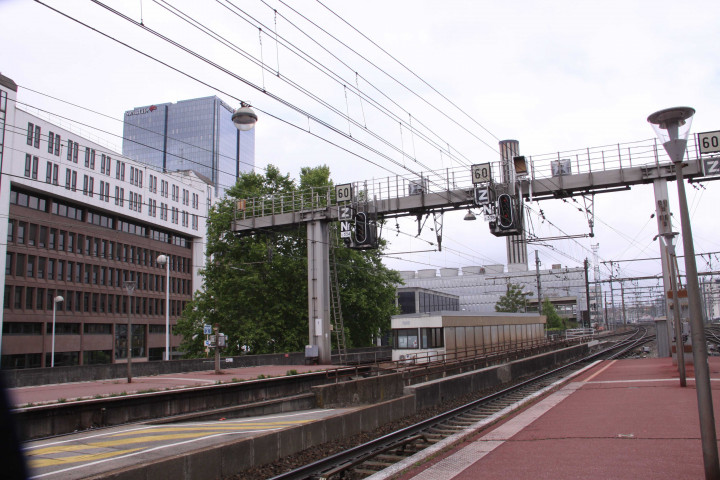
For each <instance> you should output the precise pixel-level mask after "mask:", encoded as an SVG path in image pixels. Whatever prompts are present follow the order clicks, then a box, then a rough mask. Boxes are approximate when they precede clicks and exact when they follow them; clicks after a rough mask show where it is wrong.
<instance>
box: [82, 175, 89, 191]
mask: <svg viewBox="0 0 720 480" xmlns="http://www.w3.org/2000/svg"><path fill="white" fill-rule="evenodd" d="M87 194H88V176H87V175H83V195H87Z"/></svg>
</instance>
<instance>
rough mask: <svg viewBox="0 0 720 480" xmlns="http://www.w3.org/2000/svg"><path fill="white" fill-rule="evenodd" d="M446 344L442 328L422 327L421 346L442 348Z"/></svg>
mask: <svg viewBox="0 0 720 480" xmlns="http://www.w3.org/2000/svg"><path fill="white" fill-rule="evenodd" d="M444 346H445V341H444V338H443V329H442V328H421V329H420V348H442V347H444Z"/></svg>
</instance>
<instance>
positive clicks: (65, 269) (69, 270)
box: [5, 252, 192, 295]
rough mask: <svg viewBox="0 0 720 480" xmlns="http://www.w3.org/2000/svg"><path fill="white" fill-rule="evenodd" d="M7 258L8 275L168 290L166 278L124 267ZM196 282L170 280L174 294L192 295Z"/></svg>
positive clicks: (12, 255)
mask: <svg viewBox="0 0 720 480" xmlns="http://www.w3.org/2000/svg"><path fill="white" fill-rule="evenodd" d="M5 255H6V260H5V261H6V263H5V275H6V276H9V275H14V276H15V277H26V278H38V279H46V278H47V280H57V281H63V282H74V283H85V284H92V285H103V286H108V287H123V286H124V285H125V282H128V281H129V282H135V284H136V288H137V289H138V290H148V291H154V292H164V291H165V280H164V279H165V275H155V274H152V273H150V274H148V273H140V272H135V271H133V270H123V269H120V268H112V267H104V266H100V265H91V264H84V263H80V262H71V261H69V260H59V259H56V258H46V257H36V256H35V255H26V254H24V253H14V252H8V253H6V254H5ZM191 291H192V281H191V280H190V279H185V278H176V277H172V276H171V277H170V292H171V293H180V294H184V295H190V294H191Z"/></svg>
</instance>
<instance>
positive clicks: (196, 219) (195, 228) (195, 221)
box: [192, 214, 198, 230]
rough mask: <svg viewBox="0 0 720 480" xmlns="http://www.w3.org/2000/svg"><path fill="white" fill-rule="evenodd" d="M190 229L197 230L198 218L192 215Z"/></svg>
mask: <svg viewBox="0 0 720 480" xmlns="http://www.w3.org/2000/svg"><path fill="white" fill-rule="evenodd" d="M192 229H193V230H197V229H198V216H197V215H195V214H193V216H192Z"/></svg>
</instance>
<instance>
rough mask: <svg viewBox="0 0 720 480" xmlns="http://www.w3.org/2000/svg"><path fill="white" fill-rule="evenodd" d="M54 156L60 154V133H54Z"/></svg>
mask: <svg viewBox="0 0 720 480" xmlns="http://www.w3.org/2000/svg"><path fill="white" fill-rule="evenodd" d="M55 156H58V157H59V156H60V134H59V133H58V134H56V135H55Z"/></svg>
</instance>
